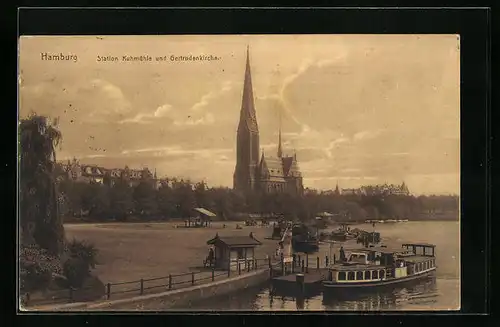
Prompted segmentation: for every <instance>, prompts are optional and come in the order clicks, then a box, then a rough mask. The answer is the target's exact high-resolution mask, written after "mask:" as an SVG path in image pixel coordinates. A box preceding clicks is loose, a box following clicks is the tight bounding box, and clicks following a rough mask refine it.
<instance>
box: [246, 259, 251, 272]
mask: <svg viewBox="0 0 500 327" xmlns="http://www.w3.org/2000/svg"><path fill="white" fill-rule="evenodd" d="M246 264H247V272H250V261H248V260H247V261H246Z"/></svg>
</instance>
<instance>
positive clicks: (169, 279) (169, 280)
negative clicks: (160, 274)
mask: <svg viewBox="0 0 500 327" xmlns="http://www.w3.org/2000/svg"><path fill="white" fill-rule="evenodd" d="M168 289H169V290H171V289H172V275H170V274H169V275H168Z"/></svg>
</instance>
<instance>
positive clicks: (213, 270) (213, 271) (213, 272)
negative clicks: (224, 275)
mask: <svg viewBox="0 0 500 327" xmlns="http://www.w3.org/2000/svg"><path fill="white" fill-rule="evenodd" d="M214 274H215V269H214V268H212V282H213V281H214V278H215V275H214Z"/></svg>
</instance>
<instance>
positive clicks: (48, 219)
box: [19, 114, 64, 254]
mask: <svg viewBox="0 0 500 327" xmlns="http://www.w3.org/2000/svg"><path fill="white" fill-rule="evenodd" d="M57 123H58V122H57V120H54V121H50V120H49V119H48V118H46V117H43V116H38V115H36V114H31V115H30V116H29V117H28V118H27V119H23V120H21V121H20V124H19V134H20V135H19V138H20V149H19V151H20V157H21V158H20V159H21V160H20V161H21V162H20V177H21V178H20V216H21V217H20V223H21V228H22V231H23V233H22V237H23V243H32V242H33V241H34V242H36V244H38V245H39V246H40V247H41V248H42V249H46V250H47V251H48V252H49V253H50V254H59V253H60V252H61V251H62V250H63V248H64V227H63V224H62V219H61V217H60V215H59V212H58V202H57V198H58V196H57V189H56V181H55V174H54V168H55V162H56V153H55V148H56V146H57V145H59V143H60V142H61V140H62V135H61V132H60V131H59V130H58V129H57Z"/></svg>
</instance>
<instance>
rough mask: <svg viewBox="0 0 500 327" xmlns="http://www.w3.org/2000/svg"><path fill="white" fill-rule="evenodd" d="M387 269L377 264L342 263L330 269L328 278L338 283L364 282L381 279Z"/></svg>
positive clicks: (385, 275) (385, 274)
mask: <svg viewBox="0 0 500 327" xmlns="http://www.w3.org/2000/svg"><path fill="white" fill-rule="evenodd" d="M386 277H387V269H386V268H385V267H384V266H379V265H356V264H354V265H342V266H337V267H335V268H334V269H332V270H330V272H329V276H328V280H330V281H334V282H338V283H365V282H374V281H381V280H384V279H385V278H386Z"/></svg>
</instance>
